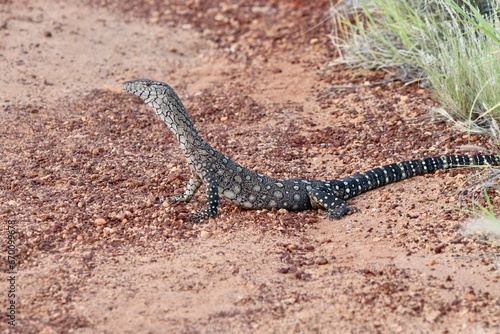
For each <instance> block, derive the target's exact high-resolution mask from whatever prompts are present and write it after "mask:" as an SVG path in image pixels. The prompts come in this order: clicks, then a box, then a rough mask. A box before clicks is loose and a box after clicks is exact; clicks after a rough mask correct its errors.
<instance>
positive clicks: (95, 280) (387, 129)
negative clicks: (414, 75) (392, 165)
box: [0, 0, 500, 333]
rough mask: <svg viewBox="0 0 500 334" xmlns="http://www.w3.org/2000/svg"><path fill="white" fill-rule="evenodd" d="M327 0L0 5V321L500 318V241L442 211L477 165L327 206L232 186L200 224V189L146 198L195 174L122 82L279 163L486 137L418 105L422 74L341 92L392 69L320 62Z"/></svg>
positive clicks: (207, 328) (204, 329) (382, 324)
mask: <svg viewBox="0 0 500 334" xmlns="http://www.w3.org/2000/svg"><path fill="white" fill-rule="evenodd" d="M324 2H325V3H324V4H315V5H303V4H300V2H299V1H295V2H294V1H286V0H282V1H277V0H275V1H266V0H261V1H255V2H252V4H246V2H244V1H232V2H230V1H222V2H215V1H196V0H195V1H188V2H184V1H177V2H176V1H171V2H169V1H159V0H158V1H157V0H152V1H141V0H139V1H132V2H126V3H122V2H120V1H114V0H102V1H100V0H99V1H98V0H95V1H92V0H87V1H86V2H84V4H81V3H80V2H77V1H74V2H69V3H67V2H59V1H51V0H21V1H17V0H16V1H3V2H2V4H1V6H0V72H1V73H2V76H1V77H0V82H1V88H0V103H1V105H2V115H1V118H0V137H1V140H0V147H1V152H2V158H1V159H0V178H1V182H0V191H1V197H2V201H1V202H0V216H1V217H0V218H1V220H2V226H3V234H4V235H5V237H2V240H3V241H2V242H3V243H4V244H5V245H6V244H7V241H6V240H7V233H8V229H7V223H8V222H9V221H11V220H12V221H15V223H14V225H15V229H16V232H17V234H16V238H17V244H16V255H15V259H16V261H17V275H16V303H17V304H16V305H17V310H16V311H17V312H16V327H10V326H8V324H7V321H8V319H7V317H6V312H5V308H6V304H4V303H6V302H7V293H8V289H9V287H8V285H7V283H6V280H4V279H2V284H1V285H0V291H1V295H2V298H1V299H2V310H3V311H2V312H1V315H0V318H1V322H0V331H1V332H3V333H5V332H12V333H14V332H20V333H21V332H22V333H167V332H168V333H215V332H217V333H219V332H228V333H229V332H232V333H292V332H293V333H334V332H337V333H366V332H370V333H378V332H380V333H389V332H391V333H404V332H413V333H458V332H463V333H499V332H500V327H499V319H500V288H499V286H500V284H499V280H500V271H499V266H500V260H499V257H498V247H495V246H492V245H490V244H488V243H485V242H483V241H481V240H478V239H474V238H472V237H465V238H463V237H462V236H463V232H462V229H461V226H462V224H463V222H464V221H465V220H466V219H467V217H468V215H467V214H466V213H465V212H463V211H459V210H456V209H455V208H454V207H456V206H457V205H459V204H460V203H462V205H465V208H467V207H468V206H467V201H464V199H466V198H468V197H470V195H467V193H464V192H459V190H460V189H461V188H463V186H464V183H465V182H466V181H467V180H468V178H469V176H470V175H473V174H475V173H476V171H474V170H471V169H462V170H454V171H447V172H440V173H435V174H432V175H426V176H421V177H416V178H413V179H411V180H407V181H404V182H400V183H397V184H394V185H391V186H387V187H384V188H381V189H377V190H374V191H372V192H369V193H366V194H363V195H361V196H359V197H357V198H354V199H352V200H351V201H350V203H351V205H353V206H356V207H358V208H359V209H361V212H358V213H355V214H352V215H349V216H347V217H344V218H343V219H341V220H339V221H329V220H328V219H327V218H325V216H324V214H323V213H322V212H317V211H309V212H299V213H292V212H286V211H283V210H279V211H267V210H260V211H244V210H240V209H237V208H235V207H233V206H232V205H230V204H229V203H228V202H226V201H223V202H222V204H221V207H220V213H219V215H218V216H217V217H216V219H214V220H210V221H208V222H204V223H200V224H196V225H192V224H189V223H187V222H186V215H187V213H188V212H190V211H192V210H195V209H196V208H199V207H201V206H203V202H204V198H203V191H202V192H201V194H200V195H199V196H197V197H196V199H195V200H193V202H192V203H189V204H176V205H162V204H159V201H158V199H159V198H160V197H162V196H166V195H169V194H173V193H180V192H182V188H183V185H184V184H185V182H186V181H187V178H188V176H189V174H188V169H187V166H186V163H185V161H184V158H183V157H182V155H181V153H180V151H179V150H178V146H177V143H176V142H175V138H173V137H172V136H171V135H170V134H169V133H168V132H167V129H166V127H165V126H164V125H163V124H162V123H161V121H160V120H159V119H158V118H157V117H156V116H155V115H154V113H153V112H152V111H151V110H150V109H149V108H147V107H146V106H145V105H144V104H143V103H142V102H141V101H140V100H139V99H137V98H135V97H134V96H131V95H130V94H127V93H125V92H122V91H121V90H120V88H119V84H120V83H121V82H122V81H124V80H128V79H134V78H139V77H149V78H153V79H157V80H162V81H165V82H168V83H170V84H171V85H172V86H173V87H174V88H175V89H176V90H177V92H178V93H179V95H180V96H181V98H182V99H183V101H184V103H185V105H186V106H187V107H188V109H189V110H190V113H191V115H192V117H193V120H194V121H195V123H196V125H197V127H198V129H199V131H200V133H201V134H202V135H203V136H204V137H205V138H206V140H207V141H208V142H209V143H211V144H212V145H214V146H215V147H216V148H218V149H219V150H221V151H222V152H224V153H226V154H228V155H229V156H231V157H233V158H234V159H235V160H237V161H239V162H240V163H242V164H243V165H246V166H248V167H250V168H253V169H255V170H257V171H259V172H261V173H266V174H270V175H273V176H280V177H299V176H302V177H307V178H337V177H340V176H344V175H348V174H351V173H355V172H359V171H362V170H365V169H369V168H371V167H375V166H378V165H381V164H384V163H388V162H393V161H397V160H402V159H409V158H418V157H423V156H427V155H437V154H445V153H446V154H448V153H455V152H470V153H473V152H477V151H478V150H480V149H479V148H482V149H484V150H485V151H493V149H494V147H493V146H492V145H491V144H490V143H489V141H488V138H487V137H485V136H480V135H470V134H464V133H462V132H458V131H456V130H454V129H452V128H451V127H450V126H449V125H448V124H446V123H445V122H444V121H442V120H439V119H436V118H433V117H432V116H431V115H429V113H428V109H429V107H430V106H432V105H433V102H432V101H431V99H430V97H429V94H428V92H427V91H425V90H423V89H421V88H420V87H419V86H418V85H410V86H403V85H402V84H401V83H398V82H394V83H390V84H388V85H385V86H369V87H364V88H358V89H341V90H338V89H337V90H334V89H332V85H336V86H345V85H357V84H369V83H373V82H377V81H380V80H383V79H384V78H386V74H384V73H380V72H370V71H352V70H338V69H337V70H333V69H331V68H328V67H327V63H328V60H329V59H331V57H333V56H334V54H333V52H332V50H331V45H330V42H329V39H328V36H327V32H328V23H327V22H324V21H325V20H327V17H328V1H324ZM464 146H467V147H468V150H464V148H463V147H464ZM472 146H473V147H476V148H475V151H474V150H473V149H472V148H471V147H472ZM490 197H491V198H492V201H493V203H494V205H496V206H498V205H499V204H500V195H499V194H498V193H496V192H494V191H493V190H492V191H491V192H490ZM3 249H6V247H3ZM5 258H6V257H5ZM1 267H2V271H3V272H7V271H8V270H9V268H8V262H7V261H6V260H3V261H2V262H1ZM8 276H9V275H8V274H5V277H8Z"/></svg>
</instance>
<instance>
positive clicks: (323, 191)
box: [309, 187, 356, 219]
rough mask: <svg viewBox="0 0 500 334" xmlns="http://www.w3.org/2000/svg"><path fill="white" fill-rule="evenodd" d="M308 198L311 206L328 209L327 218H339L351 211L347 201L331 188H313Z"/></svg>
mask: <svg viewBox="0 0 500 334" xmlns="http://www.w3.org/2000/svg"><path fill="white" fill-rule="evenodd" d="M309 198H310V199H311V203H312V205H313V207H316V208H324V209H325V210H327V211H328V218H330V219H339V218H341V217H342V216H345V215H346V214H348V213H349V212H351V211H356V210H354V209H351V208H350V207H349V205H347V202H346V201H345V200H343V199H342V198H339V197H337V196H336V195H335V194H334V193H333V192H332V191H331V190H329V189H327V188H323V187H322V188H313V189H311V190H310V191H309Z"/></svg>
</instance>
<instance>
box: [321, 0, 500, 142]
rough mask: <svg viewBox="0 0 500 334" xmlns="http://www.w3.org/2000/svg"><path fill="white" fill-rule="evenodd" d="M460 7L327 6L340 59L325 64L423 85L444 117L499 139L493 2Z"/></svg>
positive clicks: (497, 28)
mask: <svg viewBox="0 0 500 334" xmlns="http://www.w3.org/2000/svg"><path fill="white" fill-rule="evenodd" d="M486 1H487V5H488V6H486V7H488V8H487V9H488V10H485V9H484V8H485V3H486ZM460 2H461V3H462V7H461V6H459V5H458V4H457V3H456V2H454V1H452V0H434V1H431V0H403V1H395V0H358V1H355V0H351V1H343V2H340V4H341V5H337V6H332V7H331V12H332V18H333V20H334V24H333V26H334V27H335V31H334V32H333V34H332V41H333V44H334V46H335V47H336V48H337V51H338V55H339V56H338V58H336V59H334V60H332V64H333V65H336V64H343V65H348V66H352V67H363V68H370V69H374V68H375V69H385V70H388V71H392V72H393V73H394V75H395V77H396V78H397V79H399V80H403V81H405V82H412V81H416V80H423V81H424V82H426V83H428V84H429V85H430V87H431V88H432V90H433V93H434V96H435V99H436V100H437V101H438V102H440V103H441V105H442V110H444V112H445V113H446V114H447V116H448V117H449V118H450V119H453V120H455V121H456V122H457V123H459V124H461V125H462V127H464V128H466V129H469V130H474V131H478V130H488V131H489V133H490V134H492V135H493V136H494V137H496V138H498V137H499V136H500V128H499V126H498V122H499V121H500V19H499V16H500V14H499V10H500V0H480V1H474V5H472V4H471V3H469V2H468V1H467V0H463V1H460ZM346 3H347V4H348V5H345V4H346ZM349 4H350V5H349ZM353 4H357V5H353ZM477 4H480V5H481V6H480V7H481V8H482V9H481V10H480V9H477V8H476V7H475V5H477Z"/></svg>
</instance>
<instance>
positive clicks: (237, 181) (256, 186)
mask: <svg viewBox="0 0 500 334" xmlns="http://www.w3.org/2000/svg"><path fill="white" fill-rule="evenodd" d="M122 88H123V89H124V90H125V91H128V92H130V93H133V94H135V95H138V96H139V97H140V98H141V99H143V100H144V102H145V103H146V104H148V105H149V106H150V107H151V108H152V109H153V110H154V111H155V112H156V114H157V115H158V116H160V118H161V119H162V120H163V121H164V122H165V123H166V125H167V126H168V128H169V129H170V130H171V131H172V133H173V134H174V135H175V137H176V138H177V141H178V143H179V146H180V149H181V150H182V152H183V153H184V156H185V158H186V160H187V163H188V166H189V169H190V172H191V177H190V178H189V181H188V182H187V185H186V187H185V191H184V193H183V194H182V195H174V196H172V197H170V198H169V199H170V200H171V201H174V202H177V201H184V202H187V201H189V200H191V199H192V198H193V196H194V194H195V193H196V191H197V190H198V188H199V187H200V186H201V185H202V183H205V185H206V196H207V205H206V208H204V209H200V210H199V211H198V212H197V213H196V214H192V215H191V217H190V218H191V220H192V221H193V222H199V221H201V220H203V219H205V218H212V217H214V216H215V215H216V214H217V209H218V206H219V199H220V196H221V195H222V196H224V197H226V198H227V199H228V200H229V201H231V202H232V203H234V204H235V205H236V206H238V207H242V208H246V209H273V208H275V209H281V208H284V209H286V210H289V211H299V210H309V209H324V210H326V211H327V213H328V217H329V218H330V219H339V218H341V217H342V216H344V215H346V214H348V213H350V212H353V211H356V210H355V209H353V208H351V207H349V205H348V204H347V200H348V199H350V198H352V197H354V196H357V195H359V194H361V193H364V192H366V191H368V190H372V189H374V188H378V187H381V186H384V185H387V184H390V183H394V182H398V181H400V180H403V179H406V178H409V177H413V176H416V175H421V174H425V173H431V172H433V171H435V170H438V169H447V168H455V167H464V166H480V165H494V166H498V165H500V156H499V155H488V154H478V155H443V156H433V157H427V158H423V159H414V160H406V161H401V162H397V163H392V164H388V165H384V166H380V167H376V168H373V169H370V170H368V171H365V172H363V173H356V174H354V175H351V176H346V177H342V178H339V179H334V180H307V179H300V178H297V179H278V178H273V177H269V176H266V175H262V174H259V173H257V172H255V171H252V170H250V169H248V168H245V167H243V166H242V165H240V164H238V163H237V162H235V161H233V160H232V159H230V158H229V157H228V156H226V155H224V154H222V153H221V152H219V151H218V150H216V149H215V148H213V147H212V146H211V145H210V144H208V143H207V142H206V141H205V140H203V138H202V137H201V136H200V134H199V133H198V131H197V130H196V128H195V126H194V124H193V122H192V121H191V119H190V117H189V115H188V112H187V110H186V108H185V107H184V105H183V104H182V102H181V100H180V98H179V96H178V95H177V94H176V92H175V91H174V90H173V89H172V88H171V87H170V86H169V85H168V84H166V83H163V82H160V81H155V80H150V79H138V80H131V81H126V82H124V83H123V84H122Z"/></svg>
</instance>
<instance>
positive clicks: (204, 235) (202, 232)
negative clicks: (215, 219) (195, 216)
mask: <svg viewBox="0 0 500 334" xmlns="http://www.w3.org/2000/svg"><path fill="white" fill-rule="evenodd" d="M210 235H211V234H210V232H208V231H201V232H200V238H202V239H207V238H208V237H210Z"/></svg>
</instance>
